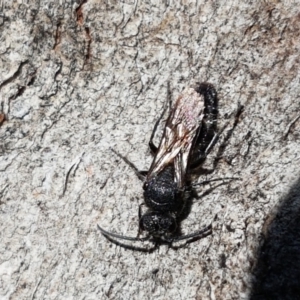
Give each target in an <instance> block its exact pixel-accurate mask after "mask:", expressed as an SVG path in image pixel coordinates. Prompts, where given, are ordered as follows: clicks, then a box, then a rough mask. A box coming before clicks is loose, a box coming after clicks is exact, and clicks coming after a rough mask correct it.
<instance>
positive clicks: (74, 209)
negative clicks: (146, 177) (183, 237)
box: [0, 0, 300, 300]
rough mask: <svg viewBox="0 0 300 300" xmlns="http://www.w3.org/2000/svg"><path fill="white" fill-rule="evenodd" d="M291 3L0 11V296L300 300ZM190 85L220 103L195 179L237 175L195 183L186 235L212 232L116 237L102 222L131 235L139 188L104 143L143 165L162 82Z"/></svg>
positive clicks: (162, 96)
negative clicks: (172, 239) (130, 242)
mask: <svg viewBox="0 0 300 300" xmlns="http://www.w3.org/2000/svg"><path fill="white" fill-rule="evenodd" d="M299 7H300V2H299V1H285V3H280V2H279V1H278V2H276V1H274V2H270V3H267V2H261V3H258V2H257V3H256V2H248V1H243V2H241V1H235V2H234V1H232V2H231V1H226V2H225V1H222V2H221V1H220V2H217V1H214V2H213V1H196V2H195V3H190V2H189V1H178V2H175V1H174V2H173V1H92V0H85V1H82V2H81V3H80V2H79V1H77V2H74V1H11V3H10V2H9V1H4V2H1V7H0V8H1V9H2V11H1V13H0V36H1V42H0V53H1V56H0V57H1V60H0V65H1V68H0V109H1V115H0V123H1V126H0V146H1V156H0V172H1V173H0V174H1V175H0V238H1V243H0V298H1V299H174V300H175V299H249V298H251V299H299V298H300V297H299V294H300V292H299V286H300V280H299V278H300V275H299V269H300V250H299V249H300V234H299V232H298V230H297V228H299V225H300V224H299V210H300V196H299V195H300V192H299V190H300V188H299V186H300V184H299V173H300V172H299V163H300V154H299V134H300V131H299V125H300V118H299V116H300V101H299V97H300V84H299V80H300V73H299V70H300V59H299V53H300V40H299V35H300V17H299ZM195 82H210V83H212V84H213V85H214V86H215V88H216V90H217V92H218V99H219V115H218V129H219V133H220V138H219V140H218V142H217V144H216V145H215V146H214V149H213V151H212V152H211V153H210V155H209V157H208V159H207V161H206V162H205V164H204V166H203V167H204V168H207V169H210V168H211V167H212V165H213V161H214V160H217V164H216V166H215V168H214V170H213V172H212V173H211V174H210V175H209V176H207V177H206V176H205V177H202V178H199V181H200V180H205V179H210V178H223V177H238V178H239V180H232V181H229V182H227V181H226V184H221V185H219V184H215V183H213V182H212V183H211V184H210V185H204V186H199V187H198V188H197V192H198V195H199V196H201V197H199V198H198V199H194V201H193V205H192V209H191V212H190V214H189V216H188V217H187V218H186V219H185V220H184V222H183V224H182V230H183V232H184V233H189V232H193V231H195V230H199V229H201V228H203V227H204V226H206V225H209V224H210V223H212V226H213V233H212V234H211V235H210V236H207V237H205V238H204V239H201V240H198V241H196V242H194V243H190V244H188V245H187V246H186V247H184V248H182V249H179V250H176V251H175V250H173V249H169V248H168V246H166V245H162V246H161V247H159V249H158V250H156V251H154V252H152V253H142V252H138V251H131V250H128V249H124V248H122V247H119V246H117V245H115V244H112V243H111V242H109V241H108V240H107V239H106V238H105V237H104V236H102V235H101V233H100V232H99V231H98V230H97V224H100V225H101V226H102V227H104V228H106V229H108V230H111V231H113V232H117V233H120V234H125V235H129V236H135V235H136V234H137V230H138V207H139V204H141V203H142V202H143V197H142V192H143V191H142V184H141V182H140V181H139V179H138V178H137V177H136V176H135V174H134V171H133V170H132V169H131V168H130V167H129V166H128V165H126V164H125V163H124V161H122V160H120V159H119V158H118V157H117V156H116V155H115V154H114V153H113V152H112V151H111V150H110V147H112V148H114V149H115V150H116V151H118V152H119V153H121V154H122V155H124V156H126V157H127V158H128V159H129V160H130V161H132V162H133V163H134V164H135V165H136V166H137V167H138V168H139V169H140V170H147V168H149V166H150V163H151V159H152V158H151V154H150V151H149V149H148V141H149V138H150V135H151V131H152V128H153V126H154V123H155V121H156V120H157V118H158V116H159V115H160V113H161V111H162V109H163V107H164V105H165V103H166V99H167V84H168V83H169V84H170V87H171V95H172V99H173V100H174V99H176V97H177V96H178V95H179V93H180V92H181V91H182V90H183V88H184V87H186V86H189V85H191V84H193V83H195ZM239 105H243V106H244V110H243V112H242V114H241V115H240V117H239V118H238V120H237V121H238V122H237V123H236V124H235V123H234V122H235V114H236V111H237V109H238V107H239ZM226 137H229V138H228V139H226ZM224 141H225V147H223V148H222V144H224ZM220 147H221V149H223V150H222V151H220ZM220 153H221V155H220ZM144 246H147V247H149V246H151V244H147V243H146V244H145V245H144Z"/></svg>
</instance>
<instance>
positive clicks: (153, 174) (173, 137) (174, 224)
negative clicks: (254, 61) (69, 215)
mask: <svg viewBox="0 0 300 300" xmlns="http://www.w3.org/2000/svg"><path fill="white" fill-rule="evenodd" d="M161 117H162V116H161ZM216 118H217V93H216V91H215V89H214V87H213V86H212V85H211V84H209V83H200V84H196V85H195V86H193V87H189V88H186V89H185V90H184V91H183V92H182V94H181V95H180V96H179V97H178V99H177V100H176V102H175V105H174V107H173V108H172V109H170V114H169V116H168V118H167V120H166V124H165V128H164V131H163V135H162V138H161V141H160V144H159V146H158V147H157V146H155V144H154V142H153V139H154V135H155V132H156V129H157V126H158V123H159V121H160V119H161V118H160V119H159V120H158V121H157V122H156V124H155V126H154V130H153V132H152V134H151V138H150V142H149V147H150V149H151V151H152V153H153V155H154V158H153V162H152V164H151V166H150V169H149V170H148V171H139V170H138V169H137V168H136V167H135V166H134V165H133V164H132V163H131V162H130V161H128V160H127V158H125V157H123V156H122V155H120V154H118V153H117V152H115V151H114V150H113V151H114V152H115V153H116V154H117V155H118V156H119V157H121V158H122V159H123V160H124V161H125V162H126V163H127V164H129V165H130V166H131V167H132V168H133V169H134V171H135V173H136V175H137V176H138V178H139V179H140V180H142V181H143V190H144V201H145V203H144V205H146V206H147V208H148V209H147V211H146V212H145V213H142V210H141V205H140V207H139V232H138V236H137V237H130V236H123V235H120V234H116V233H112V232H109V231H106V230H105V229H103V228H101V227H100V226H99V225H98V228H99V230H100V231H101V232H102V234H103V235H104V236H106V237H107V238H109V239H110V240H112V241H115V240H114V239H117V240H129V241H146V240H150V241H152V242H154V243H155V244H157V243H168V244H172V243H173V242H177V241H180V240H188V239H195V238H201V237H202V236H206V235H207V234H208V233H210V232H211V225H209V226H207V227H205V228H204V229H202V230H199V231H196V232H193V233H191V234H186V235H182V234H181V233H180V222H181V221H182V220H183V218H184V215H185V210H186V207H187V205H188V202H189V199H190V198H191V194H192V193H191V192H192V184H191V176H192V174H193V173H194V172H195V170H197V169H199V167H200V166H201V164H202V163H203V161H204V160H205V158H206V156H207V154H208V152H209V151H210V149H211V147H212V145H213V144H214V141H215V137H216V134H215V127H216ZM142 205H143V204H142ZM142 231H144V232H146V236H145V237H142V238H141V237H139V235H140V233H141V232H142ZM115 242H116V241H115ZM117 243H118V242H117ZM118 244H120V243H118ZM121 245H123V244H121Z"/></svg>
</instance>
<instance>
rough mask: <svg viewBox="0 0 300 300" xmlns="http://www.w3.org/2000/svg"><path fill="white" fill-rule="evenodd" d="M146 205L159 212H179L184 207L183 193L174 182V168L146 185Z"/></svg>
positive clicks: (162, 172)
mask: <svg viewBox="0 0 300 300" xmlns="http://www.w3.org/2000/svg"><path fill="white" fill-rule="evenodd" d="M144 198H145V203H146V205H147V206H148V207H149V208H151V209H152V210H155V211H159V212H178V211H181V209H182V206H183V201H182V191H180V190H179V189H178V187H177V183H176V182H175V181H174V167H173V166H168V167H166V168H165V169H164V170H163V171H161V172H160V173H159V174H158V175H157V176H155V177H153V178H151V179H150V180H148V181H147V182H146V183H145V184H144Z"/></svg>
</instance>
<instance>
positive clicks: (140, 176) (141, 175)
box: [110, 148, 147, 182]
mask: <svg viewBox="0 0 300 300" xmlns="http://www.w3.org/2000/svg"><path fill="white" fill-rule="evenodd" d="M110 150H111V151H112V152H113V153H115V154H116V155H117V156H119V157H120V158H121V159H123V160H124V162H125V163H126V164H127V165H129V166H130V167H131V168H132V169H133V170H134V173H135V174H136V176H137V177H138V179H140V180H141V181H143V182H144V181H145V178H146V175H147V171H139V170H138V168H137V167H136V166H135V165H134V164H133V163H132V162H131V161H129V160H128V159H127V158H126V157H125V156H123V155H121V154H120V153H118V152H117V151H115V150H114V149H112V148H110Z"/></svg>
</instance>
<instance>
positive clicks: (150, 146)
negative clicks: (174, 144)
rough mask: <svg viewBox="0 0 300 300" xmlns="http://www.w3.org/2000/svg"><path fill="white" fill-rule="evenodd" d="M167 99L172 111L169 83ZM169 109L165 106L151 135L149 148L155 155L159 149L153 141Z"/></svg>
mask: <svg viewBox="0 0 300 300" xmlns="http://www.w3.org/2000/svg"><path fill="white" fill-rule="evenodd" d="M167 98H168V101H167V102H168V103H169V109H170V110H171V107H172V102H171V100H170V84H169V83H168V97H167ZM167 108H168V106H167V105H166V104H165V107H164V109H163V111H162V113H161V115H160V116H159V118H158V120H157V121H156V122H155V125H154V128H153V130H152V133H151V137H150V141H149V148H150V150H151V153H152V154H153V155H155V154H156V152H157V149H158V147H157V146H155V145H154V142H153V139H154V136H155V133H156V130H157V127H158V124H159V123H160V121H161V119H162V118H163V116H164V114H165V112H166V110H167Z"/></svg>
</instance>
